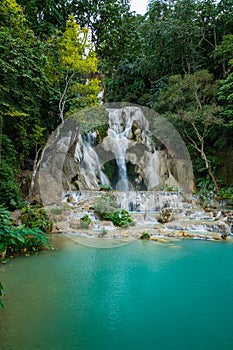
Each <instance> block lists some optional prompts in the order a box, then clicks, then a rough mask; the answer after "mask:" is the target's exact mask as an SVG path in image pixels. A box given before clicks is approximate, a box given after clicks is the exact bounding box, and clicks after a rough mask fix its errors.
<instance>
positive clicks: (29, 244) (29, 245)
mask: <svg viewBox="0 0 233 350" xmlns="http://www.w3.org/2000/svg"><path fill="white" fill-rule="evenodd" d="M47 246H48V240H47V237H46V236H45V234H44V232H42V231H41V230H40V229H39V228H38V227H36V228H33V229H30V228H28V227H25V226H24V225H21V226H18V227H15V226H12V219H11V216H10V212H9V211H8V210H7V209H6V208H4V207H3V206H0V261H2V262H4V261H6V259H7V258H8V257H11V256H17V255H28V254H30V253H35V252H37V251H39V250H42V249H45V248H46V247H47Z"/></svg>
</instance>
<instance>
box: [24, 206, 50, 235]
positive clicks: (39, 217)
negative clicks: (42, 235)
mask: <svg viewBox="0 0 233 350" xmlns="http://www.w3.org/2000/svg"><path fill="white" fill-rule="evenodd" d="M21 221H22V223H23V224H24V225H25V226H26V227H28V228H31V229H35V228H39V229H40V230H41V231H43V232H46V233H49V232H51V231H52V228H53V223H52V221H51V220H50V219H49V216H48V214H47V212H46V211H45V210H44V209H43V208H41V207H38V206H34V207H28V206H26V207H23V208H22V215H21Z"/></svg>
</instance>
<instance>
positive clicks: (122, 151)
mask: <svg viewBox="0 0 233 350" xmlns="http://www.w3.org/2000/svg"><path fill="white" fill-rule="evenodd" d="M127 117H128V116H127ZM124 124H125V125H124ZM124 124H123V122H122V111H121V110H120V109H109V130H108V136H109V138H110V139H111V141H112V151H113V153H114V155H115V157H116V163H117V167H118V182H117V185H116V189H117V190H120V191H128V190H129V181H128V176H127V167H126V151H127V148H128V143H129V140H128V135H129V132H130V130H131V127H132V121H131V120H130V118H129V117H128V118H127V119H126V121H125V123H124Z"/></svg>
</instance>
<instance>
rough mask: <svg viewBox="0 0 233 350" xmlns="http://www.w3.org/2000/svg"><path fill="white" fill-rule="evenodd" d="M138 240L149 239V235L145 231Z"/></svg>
mask: <svg viewBox="0 0 233 350" xmlns="http://www.w3.org/2000/svg"><path fill="white" fill-rule="evenodd" d="M140 239H150V235H149V233H148V232H146V231H144V232H142V234H141V236H140Z"/></svg>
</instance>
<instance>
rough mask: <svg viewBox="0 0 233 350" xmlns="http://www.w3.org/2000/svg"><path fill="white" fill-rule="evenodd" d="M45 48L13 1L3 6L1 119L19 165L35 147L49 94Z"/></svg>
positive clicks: (0, 15)
mask: <svg viewBox="0 0 233 350" xmlns="http://www.w3.org/2000/svg"><path fill="white" fill-rule="evenodd" d="M45 65H46V56H45V53H44V46H43V45H42V43H41V42H40V41H38V40H37V39H36V37H35V36H34V34H33V32H32V31H31V30H29V29H28V27H27V22H26V20H25V17H24V16H23V14H22V9H21V8H20V6H18V5H17V3H16V2H15V1H14V0H5V1H2V6H1V7H0V67H1V70H0V81H1V83H0V117H1V118H2V120H3V133H6V134H7V135H8V137H9V138H11V140H12V143H13V144H14V145H15V148H16V150H17V151H18V154H20V158H19V163H20V161H22V160H23V159H24V157H25V156H28V155H29V152H30V148H31V146H32V145H33V144H34V136H33V128H34V127H35V125H36V124H37V125H40V124H41V102H42V100H43V97H44V93H45V91H46V84H47V80H46V77H45V74H44V69H45Z"/></svg>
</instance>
